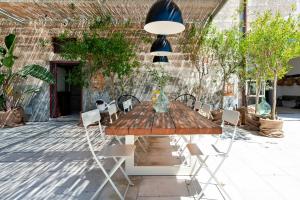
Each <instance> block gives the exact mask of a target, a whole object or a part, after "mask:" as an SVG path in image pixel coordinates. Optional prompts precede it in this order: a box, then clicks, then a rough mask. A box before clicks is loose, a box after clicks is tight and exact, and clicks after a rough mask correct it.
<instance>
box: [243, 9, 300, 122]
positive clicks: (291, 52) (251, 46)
mask: <svg viewBox="0 0 300 200" xmlns="http://www.w3.org/2000/svg"><path fill="white" fill-rule="evenodd" d="M299 28H300V23H299V19H298V18H295V17H293V16H292V15H289V16H288V17H287V18H285V17H283V16H282V15H281V14H280V13H279V12H277V13H276V14H275V15H273V14H272V13H271V12H270V11H267V12H265V13H264V14H262V15H260V16H258V17H257V19H256V20H255V21H254V22H253V23H252V24H251V31H250V32H249V33H248V36H247V37H248V39H247V54H248V57H249V59H251V60H252V61H251V62H253V63H254V64H255V65H254V68H255V69H254V71H255V72H258V74H259V76H261V79H270V80H272V82H273V101H272V113H271V118H272V119H276V95H277V80H278V79H280V78H282V77H283V76H285V75H286V73H287V72H288V70H289V68H290V66H289V60H290V59H292V58H294V57H296V56H299V55H300V32H299Z"/></svg>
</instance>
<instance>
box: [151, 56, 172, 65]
mask: <svg viewBox="0 0 300 200" xmlns="http://www.w3.org/2000/svg"><path fill="white" fill-rule="evenodd" d="M168 62H169V59H168V57H167V56H154V58H153V63H156V64H159V63H168Z"/></svg>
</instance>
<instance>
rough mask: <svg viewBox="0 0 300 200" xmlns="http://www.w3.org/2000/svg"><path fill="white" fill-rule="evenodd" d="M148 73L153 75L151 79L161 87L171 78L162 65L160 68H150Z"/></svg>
mask: <svg viewBox="0 0 300 200" xmlns="http://www.w3.org/2000/svg"><path fill="white" fill-rule="evenodd" d="M148 73H149V75H150V77H151V80H152V81H153V82H154V83H155V85H157V86H158V87H159V88H160V89H163V88H164V87H165V86H166V84H167V83H168V81H170V80H171V76H170V74H169V73H167V72H166V71H165V70H164V69H163V68H162V66H159V68H157V69H156V68H148Z"/></svg>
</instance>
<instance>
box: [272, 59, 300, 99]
mask: <svg viewBox="0 0 300 200" xmlns="http://www.w3.org/2000/svg"><path fill="white" fill-rule="evenodd" d="M290 64H291V66H292V69H290V71H289V72H288V73H287V75H296V74H300V57H298V58H295V59H292V60H291V61H290ZM277 91H278V92H277V97H278V96H283V95H289V96H300V85H296V84H294V85H292V86H278V87H277Z"/></svg>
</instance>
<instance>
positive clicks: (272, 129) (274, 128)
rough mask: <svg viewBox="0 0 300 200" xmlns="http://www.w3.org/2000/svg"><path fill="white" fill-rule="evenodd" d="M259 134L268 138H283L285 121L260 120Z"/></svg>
mask: <svg viewBox="0 0 300 200" xmlns="http://www.w3.org/2000/svg"><path fill="white" fill-rule="evenodd" d="M259 122H260V126H259V134H260V135H262V136H266V137H275V138H282V137H283V136H284V135H283V130H282V127H283V121H282V120H271V119H260V120H259Z"/></svg>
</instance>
